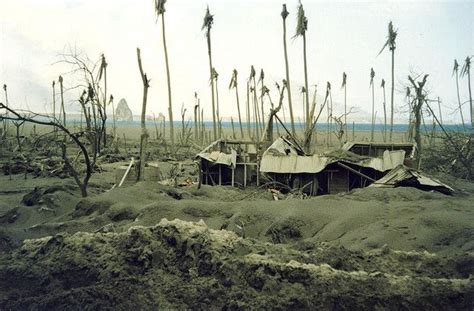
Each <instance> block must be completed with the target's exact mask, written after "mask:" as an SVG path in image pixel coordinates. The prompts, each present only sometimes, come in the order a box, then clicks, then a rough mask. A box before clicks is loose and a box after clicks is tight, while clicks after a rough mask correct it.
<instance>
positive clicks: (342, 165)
mask: <svg viewBox="0 0 474 311" xmlns="http://www.w3.org/2000/svg"><path fill="white" fill-rule="evenodd" d="M336 163H337V165H339V166H340V167H343V168H345V169H346V170H349V171H351V172H352V173H354V174H356V175H359V176H361V177H364V178H365V179H368V180H370V181H375V179H373V178H372V177H369V176H367V175H365V174H364V173H361V172H359V171H357V170H355V169H353V168H352V167H350V166H347V165H345V164H343V163H341V162H336Z"/></svg>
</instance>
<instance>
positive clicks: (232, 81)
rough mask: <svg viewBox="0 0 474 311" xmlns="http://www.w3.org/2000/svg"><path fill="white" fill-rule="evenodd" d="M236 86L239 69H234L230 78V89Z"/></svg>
mask: <svg viewBox="0 0 474 311" xmlns="http://www.w3.org/2000/svg"><path fill="white" fill-rule="evenodd" d="M235 87H237V69H234V70H233V71H232V78H231V79H230V83H229V90H230V89H232V88H235Z"/></svg>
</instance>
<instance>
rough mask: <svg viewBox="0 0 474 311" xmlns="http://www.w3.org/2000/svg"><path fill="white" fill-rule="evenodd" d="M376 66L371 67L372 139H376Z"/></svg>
mask: <svg viewBox="0 0 474 311" xmlns="http://www.w3.org/2000/svg"><path fill="white" fill-rule="evenodd" d="M374 77H375V71H374V68H370V86H371V87H372V127H371V130H370V141H374V130H375V93H374Z"/></svg>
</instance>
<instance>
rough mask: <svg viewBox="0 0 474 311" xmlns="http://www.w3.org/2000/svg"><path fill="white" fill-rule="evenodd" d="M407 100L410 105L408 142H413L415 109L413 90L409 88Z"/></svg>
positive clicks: (406, 95) (407, 89)
mask: <svg viewBox="0 0 474 311" xmlns="http://www.w3.org/2000/svg"><path fill="white" fill-rule="evenodd" d="M405 98H406V100H407V104H408V141H412V140H413V107H412V102H411V89H410V87H409V86H407V88H406V93H405Z"/></svg>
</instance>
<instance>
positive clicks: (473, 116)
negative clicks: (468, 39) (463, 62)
mask: <svg viewBox="0 0 474 311" xmlns="http://www.w3.org/2000/svg"><path fill="white" fill-rule="evenodd" d="M467 85H468V90H469V103H470V108H471V134H474V105H473V104H472V91H471V70H470V68H468V69H467Z"/></svg>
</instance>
